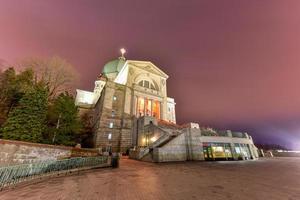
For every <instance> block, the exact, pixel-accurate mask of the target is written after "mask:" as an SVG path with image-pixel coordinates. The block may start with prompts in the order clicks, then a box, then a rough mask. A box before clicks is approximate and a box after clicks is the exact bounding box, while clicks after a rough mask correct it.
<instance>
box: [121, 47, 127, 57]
mask: <svg viewBox="0 0 300 200" xmlns="http://www.w3.org/2000/svg"><path fill="white" fill-rule="evenodd" d="M120 51H121V54H122V57H124V54H125V53H126V49H124V48H122V49H120Z"/></svg>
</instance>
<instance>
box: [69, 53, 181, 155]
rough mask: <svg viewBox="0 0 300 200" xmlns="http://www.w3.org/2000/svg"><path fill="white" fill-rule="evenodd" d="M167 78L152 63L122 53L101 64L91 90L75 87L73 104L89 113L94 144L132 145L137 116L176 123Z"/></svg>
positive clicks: (108, 146)
mask: <svg viewBox="0 0 300 200" xmlns="http://www.w3.org/2000/svg"><path fill="white" fill-rule="evenodd" d="M167 79H168V75H167V74H166V73H164V72H163V71H162V70H161V69H159V68H158V67H157V66H155V65H154V64H153V63H152V62H149V61H136V60H126V59H125V57H124V56H123V55H122V56H121V57H119V58H117V59H115V60H112V61H110V62H108V63H107V64H105V66H104V68H103V71H102V74H101V75H100V76H99V77H98V79H97V80H96V81H95V88H94V91H93V92H89V91H83V90H77V96H76V102H75V103H76V105H77V106H79V107H80V108H81V109H82V110H92V112H93V114H92V116H93V121H94V145H95V147H97V148H102V150H103V151H121V152H125V151H128V149H129V148H131V147H133V146H136V145H137V119H138V118H140V117H142V116H149V117H153V118H155V119H157V120H164V121H168V122H171V123H176V117H175V116H176V115H175V105H176V103H175V101H174V99H173V98H170V97H168V96H167Z"/></svg>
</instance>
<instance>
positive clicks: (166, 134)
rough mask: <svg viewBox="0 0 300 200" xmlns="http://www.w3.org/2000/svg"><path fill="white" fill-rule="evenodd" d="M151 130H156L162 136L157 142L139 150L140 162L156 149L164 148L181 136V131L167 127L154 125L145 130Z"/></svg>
mask: <svg viewBox="0 0 300 200" xmlns="http://www.w3.org/2000/svg"><path fill="white" fill-rule="evenodd" d="M151 128H152V129H156V130H157V131H160V133H161V136H160V137H159V138H158V139H157V140H156V141H155V142H153V143H151V144H150V145H149V146H147V147H144V148H140V149H139V154H138V159H139V160H141V159H142V158H144V157H145V156H146V155H147V154H149V153H150V152H151V151H152V150H153V149H154V148H157V147H161V146H163V145H164V144H166V143H168V142H169V141H171V140H172V139H173V138H174V137H176V136H178V135H179V134H181V131H180V130H178V129H173V128H169V127H167V126H160V125H158V126H156V125H153V124H149V125H147V126H145V129H151Z"/></svg>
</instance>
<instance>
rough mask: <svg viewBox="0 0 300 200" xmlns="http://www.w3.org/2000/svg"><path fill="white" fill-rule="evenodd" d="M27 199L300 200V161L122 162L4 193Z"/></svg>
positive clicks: (7, 196)
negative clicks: (116, 166) (117, 166)
mask: <svg viewBox="0 0 300 200" xmlns="http://www.w3.org/2000/svg"><path fill="white" fill-rule="evenodd" d="M0 199H1V200H8V199H10V200H18V199H21V200H26V199H42V200H54V199H68V200H76V199H86V200H90V199H91V200H92V199H122V200H127V199H128V200H129V199H130V200H134V199H151V200H152V199H153V200H159V199H164V200H169V199H184V200H186V199H201V200H202V199H210V200H212V199H236V200H247V199H249V200H250V199H251V200H253V199H261V200H277V199H278V200H284V199H287V200H299V199H300V158H274V159H263V160H259V161H238V162H234V161H231V162H230V161H228V162H185V163H164V164H154V163H144V162H138V161H134V160H129V159H122V160H121V163H120V168H118V169H111V168H105V169H97V170H94V171H86V172H81V173H80V174H77V175H72V176H66V177H58V178H51V179H49V180H47V181H44V182H40V183H35V184H31V185H27V186H21V187H18V188H16V189H13V190H6V191H3V192H0Z"/></svg>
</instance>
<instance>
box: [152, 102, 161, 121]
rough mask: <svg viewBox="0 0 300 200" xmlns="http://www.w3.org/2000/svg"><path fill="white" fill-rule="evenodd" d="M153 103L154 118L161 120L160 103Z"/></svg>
mask: <svg viewBox="0 0 300 200" xmlns="http://www.w3.org/2000/svg"><path fill="white" fill-rule="evenodd" d="M152 103H153V107H152V116H153V117H156V118H157V119H160V102H159V101H153V102H152Z"/></svg>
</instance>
